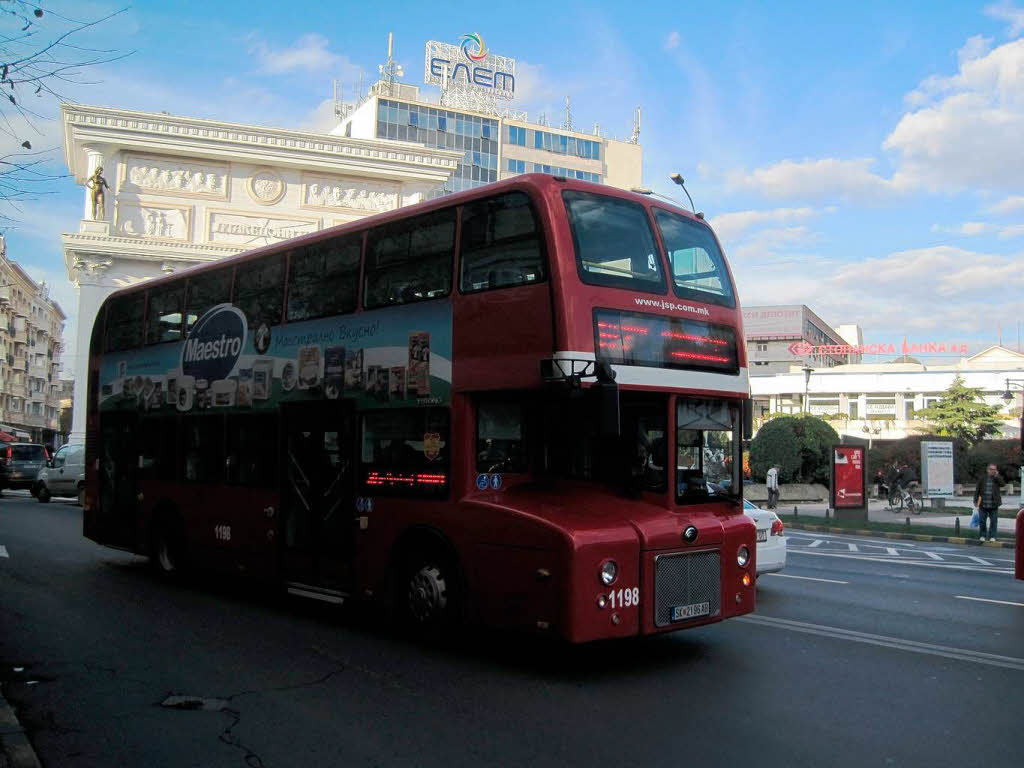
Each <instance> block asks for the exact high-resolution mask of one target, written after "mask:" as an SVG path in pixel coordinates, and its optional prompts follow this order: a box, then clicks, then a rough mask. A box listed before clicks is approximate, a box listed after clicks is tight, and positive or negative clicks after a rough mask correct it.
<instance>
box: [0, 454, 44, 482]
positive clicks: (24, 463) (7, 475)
mask: <svg viewBox="0 0 1024 768" xmlns="http://www.w3.org/2000/svg"><path fill="white" fill-rule="evenodd" d="M49 458H50V455H49V453H48V452H47V450H46V446H43V445H39V444H38V443H7V444H6V445H4V446H3V448H2V450H0V490H7V489H11V490H18V489H27V490H29V491H33V492H34V491H35V488H36V478H37V477H39V470H41V469H43V468H44V467H45V466H46V462H47V461H48V460H49Z"/></svg>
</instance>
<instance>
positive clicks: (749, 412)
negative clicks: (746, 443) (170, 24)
mask: <svg viewBox="0 0 1024 768" xmlns="http://www.w3.org/2000/svg"><path fill="white" fill-rule="evenodd" d="M753 434H754V401H753V400H744V401H743V437H744V439H746V440H749V439H750V438H751V437H752V436H753Z"/></svg>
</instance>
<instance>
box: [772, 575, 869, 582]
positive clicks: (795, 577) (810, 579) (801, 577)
mask: <svg viewBox="0 0 1024 768" xmlns="http://www.w3.org/2000/svg"><path fill="white" fill-rule="evenodd" d="M764 575H765V576H778V577H779V578H780V579H803V580H804V581H825V582H828V583H829V584H849V583H850V582H848V581H839V580H838V579H816V578H814V577H813V576H794V575H793V574H791V573H766V574H764Z"/></svg>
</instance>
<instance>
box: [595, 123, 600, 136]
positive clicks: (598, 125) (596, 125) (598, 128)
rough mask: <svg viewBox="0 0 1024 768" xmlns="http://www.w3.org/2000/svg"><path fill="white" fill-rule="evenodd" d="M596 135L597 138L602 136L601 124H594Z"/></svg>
mask: <svg viewBox="0 0 1024 768" xmlns="http://www.w3.org/2000/svg"><path fill="white" fill-rule="evenodd" d="M594 135H595V136H600V135H601V124H600V123H594Z"/></svg>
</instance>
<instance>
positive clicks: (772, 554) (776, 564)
mask: <svg viewBox="0 0 1024 768" xmlns="http://www.w3.org/2000/svg"><path fill="white" fill-rule="evenodd" d="M743 513H744V514H745V515H746V516H747V517H749V518H751V519H752V520H753V521H754V525H756V526H757V575H758V576H760V575H761V574H762V573H774V572H776V571H781V570H782V569H783V568H785V567H786V530H785V528H784V527H783V525H782V520H781V519H780V518H779V516H778V515H776V514H775V513H774V512H772V511H771V510H770V509H761V508H760V507H758V506H757V505H756V504H754V503H752V502H750V501H749V500H747V499H744V500H743Z"/></svg>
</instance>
